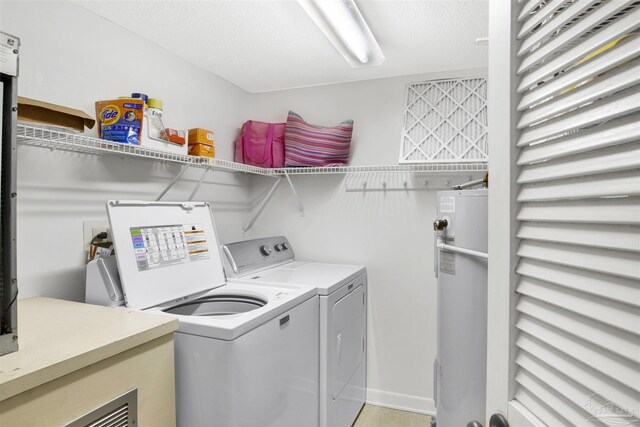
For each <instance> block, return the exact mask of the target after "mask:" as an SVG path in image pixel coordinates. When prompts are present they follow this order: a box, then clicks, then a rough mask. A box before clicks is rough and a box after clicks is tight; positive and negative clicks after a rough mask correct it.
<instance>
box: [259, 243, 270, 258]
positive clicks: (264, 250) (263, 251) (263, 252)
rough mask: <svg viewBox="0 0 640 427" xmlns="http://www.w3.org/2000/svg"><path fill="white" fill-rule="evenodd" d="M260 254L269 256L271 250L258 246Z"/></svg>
mask: <svg viewBox="0 0 640 427" xmlns="http://www.w3.org/2000/svg"><path fill="white" fill-rule="evenodd" d="M260 252H262V255H266V256H269V255H271V248H270V247H269V245H262V246H260Z"/></svg>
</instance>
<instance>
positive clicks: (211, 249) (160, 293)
mask: <svg viewBox="0 0 640 427" xmlns="http://www.w3.org/2000/svg"><path fill="white" fill-rule="evenodd" d="M107 215H108V216H109V224H110V226H111V233H112V235H113V243H114V246H115V250H116V259H117V262H118V270H119V271H120V280H121V282H122V290H123V293H124V297H125V301H126V304H127V307H130V308H134V309H144V308H149V307H153V306H155V305H157V304H160V303H163V302H167V301H171V300H176V299H181V298H183V297H186V296H189V295H193V294H195V293H197V292H201V291H205V290H207V289H212V288H216V287H218V286H221V285H223V284H224V283H225V275H224V270H223V268H222V259H221V257H220V250H219V247H220V246H219V244H218V238H217V235H216V230H215V225H214V223H213V217H212V214H211V207H210V205H209V204H208V203H204V202H182V203H181V202H178V203H175V202H144V201H113V200H112V201H109V202H108V203H107Z"/></svg>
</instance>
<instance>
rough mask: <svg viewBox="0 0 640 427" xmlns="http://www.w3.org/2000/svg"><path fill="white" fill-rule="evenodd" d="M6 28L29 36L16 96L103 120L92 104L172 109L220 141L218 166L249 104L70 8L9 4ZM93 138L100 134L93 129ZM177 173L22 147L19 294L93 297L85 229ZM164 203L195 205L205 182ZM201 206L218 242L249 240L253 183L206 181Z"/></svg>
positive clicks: (228, 154)
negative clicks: (209, 205) (109, 206)
mask: <svg viewBox="0 0 640 427" xmlns="http://www.w3.org/2000/svg"><path fill="white" fill-rule="evenodd" d="M1 10H2V12H1V14H0V29H2V30H3V31H5V32H8V33H11V34H14V35H16V36H18V37H20V38H21V43H22V47H21V50H20V76H19V82H18V84H19V93H20V95H22V96H26V97H31V98H36V99H40V100H44V101H48V102H52V103H57V104H63V105H66V106H69V107H74V108H78V109H81V110H84V111H86V112H87V113H89V114H91V115H93V114H94V102H95V101H96V100H99V99H111V98H114V97H117V96H121V95H127V94H128V93H130V92H145V93H148V94H149V95H152V96H154V97H158V98H161V99H162V100H163V101H164V111H165V117H166V121H165V123H166V124H167V126H170V127H180V128H190V127H204V128H208V129H213V130H215V132H216V139H217V150H218V157H221V158H226V159H232V156H233V154H232V152H233V151H232V141H233V138H234V136H235V134H236V132H237V129H238V125H239V123H241V122H242V121H243V120H244V117H245V114H243V111H244V110H243V109H244V108H245V105H246V104H247V103H248V100H249V95H248V94H247V93H246V92H244V91H243V90H241V89H239V88H237V87H236V86H234V85H232V84H230V83H228V82H226V81H224V80H222V79H220V78H219V77H216V76H214V75H212V74H211V73H208V72H205V71H203V70H201V69H199V68H197V67H195V66H193V65H192V64H190V63H188V62H186V61H184V60H182V59H180V58H178V57H176V56H175V55H173V54H170V53H168V52H167V51H165V50H163V49H161V48H159V47H157V46H156V45H154V44H153V43H151V42H149V41H146V40H143V39H141V38H140V37H138V36H136V35H134V34H132V33H130V32H128V31H126V30H124V29H122V28H120V27H118V26H116V25H115V24H113V23H111V22H109V21H107V20H105V19H103V18H100V17H98V16H97V15H94V14H93V13H91V12H89V11H87V10H86V9H84V8H82V7H81V6H78V5H76V4H74V3H70V2H57V1H56V2H52V1H45V2H34V1H2V9H1ZM90 133H95V129H94V130H93V131H90ZM178 171H179V167H178V166H176V165H168V164H161V163H158V162H153V161H143V160H133V159H121V158H118V157H98V156H91V155H83V154H72V153H67V152H58V151H49V150H45V149H42V148H35V147H29V146H19V148H18V278H19V290H20V297H21V298H25V297H29V296H33V295H47V296H51V297H58V298H64V299H70V300H82V299H83V298H84V259H83V258H84V253H83V235H82V234H83V221H85V220H102V219H104V220H106V214H105V209H104V203H105V201H106V200H109V199H151V200H152V199H154V198H155V197H156V196H157V195H158V194H159V193H160V191H161V190H162V189H163V188H164V187H165V186H166V185H167V184H168V183H169V181H170V179H171V178H172V177H173V176H175V174H176V173H177V172H178ZM200 173H201V172H200V171H189V172H187V175H185V178H186V182H185V183H183V184H179V185H178V186H176V189H175V190H172V191H171V192H169V194H168V195H167V198H168V199H169V200H171V199H173V200H176V199H182V198H186V197H188V195H189V194H190V193H191V189H192V187H193V185H194V184H195V182H194V180H197V179H198V178H199V176H200ZM206 183H207V184H206V185H203V186H202V187H201V190H200V192H199V193H198V196H197V197H196V198H198V199H204V200H209V201H212V202H213V204H214V214H215V217H216V220H217V222H218V229H219V233H220V235H221V238H222V239H224V240H236V239H239V238H241V234H240V233H241V227H240V225H241V221H242V220H243V219H244V218H245V215H246V213H247V209H248V201H249V200H248V198H247V195H248V190H247V183H248V181H247V179H246V177H242V176H235V175H230V174H224V173H219V172H218V173H216V174H212V175H209V176H208V178H207V180H206Z"/></svg>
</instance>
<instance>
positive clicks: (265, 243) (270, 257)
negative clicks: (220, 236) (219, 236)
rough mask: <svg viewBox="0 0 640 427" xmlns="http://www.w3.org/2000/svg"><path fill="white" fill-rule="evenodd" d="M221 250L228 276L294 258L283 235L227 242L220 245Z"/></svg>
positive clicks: (239, 274) (245, 272)
mask: <svg viewBox="0 0 640 427" xmlns="http://www.w3.org/2000/svg"><path fill="white" fill-rule="evenodd" d="M222 252H224V254H225V258H226V259H225V261H226V267H227V268H226V272H227V276H229V277H237V276H242V275H244V274H247V273H249V272H252V271H255V270H262V269H264V268H269V267H270V266H274V265H277V264H282V263H285V262H287V261H293V260H294V259H295V254H294V252H293V248H292V247H291V244H290V243H289V240H287V238H286V237H284V236H275V237H266V238H262V239H253V240H243V241H241V242H233V243H227V244H225V245H222Z"/></svg>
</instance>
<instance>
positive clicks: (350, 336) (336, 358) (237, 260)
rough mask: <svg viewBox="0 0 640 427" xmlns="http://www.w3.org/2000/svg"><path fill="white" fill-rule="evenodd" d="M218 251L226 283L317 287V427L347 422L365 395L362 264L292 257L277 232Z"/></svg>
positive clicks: (340, 426) (364, 278)
mask: <svg viewBox="0 0 640 427" xmlns="http://www.w3.org/2000/svg"><path fill="white" fill-rule="evenodd" d="M256 248H258V250H256ZM223 252H224V253H225V254H226V255H227V261H228V263H229V268H227V271H229V281H232V282H234V283H246V284H254V285H258V284H259V285H270V286H285V285H286V286H313V287H315V288H316V289H317V292H318V295H319V296H320V400H319V403H320V418H319V421H320V426H322V427H327V426H328V427H348V426H351V425H352V424H353V422H354V421H355V419H356V418H357V416H358V413H359V412H360V410H361V409H362V406H363V405H364V403H365V398H366V381H367V380H366V377H367V340H366V332H367V324H366V318H367V310H366V302H367V274H366V269H365V267H363V266H357V265H342V264H326V263H316V262H303V261H295V254H294V251H293V248H292V247H291V244H290V243H289V241H288V240H287V239H286V238H285V237H282V236H279V237H269V238H264V239H255V240H248V241H243V242H236V243H230V244H226V245H223ZM231 272H233V277H232V273H231Z"/></svg>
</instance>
